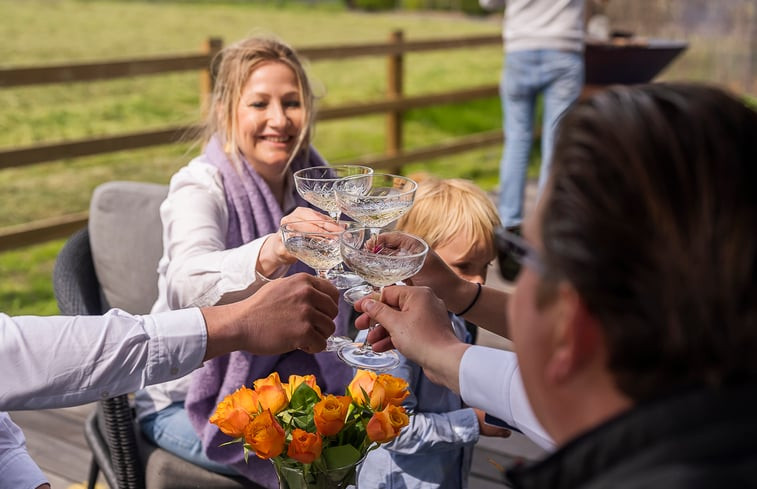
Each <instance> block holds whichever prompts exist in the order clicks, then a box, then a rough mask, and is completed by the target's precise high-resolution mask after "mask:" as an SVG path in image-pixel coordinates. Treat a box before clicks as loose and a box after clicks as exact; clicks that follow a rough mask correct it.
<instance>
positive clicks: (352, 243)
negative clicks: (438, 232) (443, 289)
mask: <svg viewBox="0 0 757 489" xmlns="http://www.w3.org/2000/svg"><path fill="white" fill-rule="evenodd" d="M339 247H340V250H341V254H342V260H343V261H344V263H346V264H347V266H349V267H350V268H351V269H352V270H354V271H355V273H357V274H358V275H359V276H360V277H362V278H363V279H364V280H365V281H366V282H368V283H369V284H370V288H368V289H364V290H362V294H352V295H350V296H349V297H348V296H347V294H345V299H346V300H348V302H354V301H356V300H358V299H359V298H360V297H363V296H365V295H368V294H374V293H380V292H381V290H382V288H383V287H384V286H386V285H391V284H395V283H397V282H400V281H402V280H406V279H408V278H410V277H412V276H413V275H415V274H416V273H418V271H419V270H420V269H421V267H422V266H423V261H424V260H425V259H426V254H427V253H428V245H427V244H426V242H425V241H423V240H422V239H421V238H418V237H416V236H413V235H412V234H408V233H404V232H401V231H387V232H384V233H379V234H375V233H373V232H372V231H371V229H370V228H368V227H356V228H352V229H348V230H346V231H344V232H343V233H342V237H341V240H340V243H339ZM373 327H375V325H374V326H373ZM373 327H372V328H373ZM372 328H371V329H372ZM337 352H338V354H339V357H340V358H341V359H342V360H343V361H344V362H345V363H347V364H349V365H352V366H353V367H356V368H364V369H368V370H375V371H383V370H389V369H392V368H394V367H396V366H397V365H398V364H399V356H398V355H397V352H396V351H388V352H382V353H378V352H374V351H373V349H372V348H371V346H370V344H369V343H368V342H367V341H366V342H365V343H356V342H348V343H345V344H343V345H342V346H341V347H340V348H339V350H338V351H337Z"/></svg>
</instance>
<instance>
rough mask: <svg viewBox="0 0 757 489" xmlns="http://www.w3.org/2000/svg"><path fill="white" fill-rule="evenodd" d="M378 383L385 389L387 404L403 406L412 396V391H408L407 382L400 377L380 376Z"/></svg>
mask: <svg viewBox="0 0 757 489" xmlns="http://www.w3.org/2000/svg"><path fill="white" fill-rule="evenodd" d="M376 383H378V384H381V385H382V386H383V387H384V401H385V402H386V403H387V404H392V405H394V406H400V405H402V401H404V400H405V398H406V397H407V396H408V395H410V391H408V390H407V387H408V385H407V382H406V381H405V380H404V379H400V378H399V377H395V376H393V375H389V374H379V376H378V378H377V379H376ZM371 397H373V396H371Z"/></svg>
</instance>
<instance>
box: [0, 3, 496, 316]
mask: <svg viewBox="0 0 757 489" xmlns="http://www.w3.org/2000/svg"><path fill="white" fill-rule="evenodd" d="M317 5H318V6H317V7H316V6H313V5H310V4H304V3H286V2H277V3H276V4H272V2H235V1H228V2H223V1H216V2H159V1H144V2H141V1H129V2H126V1H84V0H79V1H75V0H47V1H42V0H29V1H26V2H17V1H15V0H0V18H2V19H3V22H2V23H0V36H1V37H2V38H3V39H4V43H3V44H2V45H0V63H1V65H0V66H2V67H10V66H23V65H39V64H54V63H68V62H88V61H97V60H104V59H124V58H138V57H146V56H157V55H170V54H183V53H190V52H196V51H197V50H198V49H199V48H200V46H201V45H202V43H203V42H204V41H205V39H207V38H208V37H210V36H217V37H221V38H223V39H224V41H225V42H226V43H229V42H233V41H234V40H236V39H240V38H242V37H245V36H247V35H249V34H253V33H269V34H273V35H277V36H279V37H281V38H283V39H285V40H286V41H288V42H290V43H291V44H292V45H294V46H295V47H302V46H312V45H324V44H329V45H330V44H347V43H361V42H375V41H383V40H386V39H387V38H388V36H389V33H390V32H391V31H392V30H394V29H402V30H403V31H404V34H405V38H406V39H429V38H441V37H455V36H460V35H466V34H469V35H476V34H491V33H499V32H500V29H501V24H500V19H499V17H498V16H496V15H495V16H493V17H490V18H478V17H466V16H462V15H458V14H432V15H426V14H420V13H407V12H403V13H399V12H390V13H380V14H368V13H360V12H349V11H345V10H344V9H343V8H342V7H341V4H340V3H337V2H333V3H328V2H326V3H318V4H317ZM501 62H502V54H501V49H500V47H499V46H493V47H487V48H475V49H467V50H452V51H446V52H438V53H434V52H431V53H423V54H412V55H408V56H407V58H406V61H405V69H406V75H405V80H404V83H405V91H406V93H408V94H411V95H412V94H421V93H430V92H440V91H446V90H449V89H454V88H464V87H470V86H479V85H485V84H491V83H496V82H497V80H498V79H499V75H500V70H501ZM385 64H386V60H385V59H383V58H381V57H367V58H357V59H354V60H346V61H338V62H337V61H323V62H314V63H312V64H311V65H310V66H309V72H310V74H311V77H312V78H313V80H314V82H315V85H316V86H317V87H318V93H319V95H320V104H322V105H323V106H334V105H341V104H346V103H350V102H364V101H369V100H376V99H380V98H383V93H384V90H385V69H386V67H385ZM199 106H200V102H199V81H198V75H197V74H196V73H189V74H171V75H162V76H151V77H141V78H135V79H131V80H125V81H124V80H119V81H108V82H97V83H86V84H85V83H77V84H70V85H54V86H53V85H51V86H38V87H22V88H13V89H3V90H1V91H0V107H2V109H0V147H11V146H20V145H30V144H37V143H42V142H53V141H59V140H64V139H75V138H82V137H87V136H94V135H104V134H115V133H120V132H124V131H136V130H144V129H149V128H159V127H162V126H166V125H172V124H184V123H191V122H195V121H196V120H197V119H198V118H199V116H200V111H199ZM500 119H501V113H500V106H499V100H498V99H497V98H496V97H494V98H491V99H487V100H481V101H476V102H472V103H468V104H461V105H457V106H445V107H439V108H432V109H423V110H413V111H409V112H408V113H407V114H406V117H405V121H406V126H405V134H404V136H405V145H406V147H408V148H414V147H421V146H425V145H429V144H432V143H434V142H438V141H442V140H445V139H449V138H451V137H456V136H462V135H465V134H469V133H473V132H479V131H484V130H490V129H496V128H499V127H500V124H501V123H500ZM383 127H384V122H383V118H382V117H380V116H369V117H361V118H355V119H350V120H341V121H328V122H323V123H321V124H319V125H318V128H317V130H316V137H315V144H316V145H317V146H318V148H319V149H320V150H321V152H322V153H323V154H324V155H325V156H326V157H327V158H328V159H329V160H330V161H332V162H339V161H345V160H348V159H353V158H356V157H359V156H360V155H365V154H375V153H380V152H381V151H382V148H383V141H384V133H383ZM377 128H378V129H377ZM195 151H196V150H195V149H193V148H191V147H190V146H188V145H174V146H165V147H158V148H151V149H147V150H140V151H129V152H120V153H114V154H109V155H102V156H96V157H88V158H79V159H73V160H64V161H56V162H50V163H44V164H40V165H35V166H32V167H29V168H19V169H6V170H2V171H0V186H2V188H3V192H2V193H1V194H0V207H1V208H2V209H4V210H5V212H3V213H1V214H0V227H2V226H9V225H14V224H19V223H23V222H28V221H31V220H36V219H41V218H45V217H52V216H57V215H61V214H67V213H71V212H77V211H80V210H83V209H86V207H87V203H88V200H89V196H90V194H91V192H92V189H94V187H96V186H97V185H98V184H99V183H102V182H104V181H108V180H115V179H128V180H144V181H154V182H167V181H168V179H169V177H170V175H171V174H172V173H173V172H175V171H176V170H177V169H178V168H180V167H181V166H183V165H184V164H186V162H187V161H188V160H189V159H190V158H191V157H192V155H193V154H194V152H195ZM499 158H500V148H497V147H494V148H488V149H482V150H479V151H473V152H470V153H466V154H463V155H458V156H454V157H448V158H440V159H436V160H433V161H424V162H417V163H415V164H413V165H409V166H408V167H407V168H406V171H407V172H413V171H428V172H431V173H434V174H438V175H441V176H444V177H453V176H460V177H465V178H473V179H475V180H476V181H477V182H478V183H479V184H480V185H481V186H482V187H484V188H486V189H487V190H489V189H492V188H493V187H494V186H495V184H496V181H497V168H498V164H499ZM61 245H62V242H61V241H58V242H52V243H47V244H44V245H39V246H32V247H28V248H25V249H21V250H18V251H14V252H9V253H2V254H0V298H1V301H2V302H0V306H1V307H2V309H0V310H2V311H4V312H8V313H10V314H23V313H39V314H48V313H54V312H55V311H56V306H55V302H54V299H53V297H52V292H51V285H50V273H51V270H52V265H53V262H54V258H55V255H56V254H57V251H58V250H59V249H60V246H61Z"/></svg>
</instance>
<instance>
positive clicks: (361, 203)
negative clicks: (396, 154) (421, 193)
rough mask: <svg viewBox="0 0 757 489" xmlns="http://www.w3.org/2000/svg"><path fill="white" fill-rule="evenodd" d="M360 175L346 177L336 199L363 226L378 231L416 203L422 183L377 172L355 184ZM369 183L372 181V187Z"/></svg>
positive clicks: (339, 184)
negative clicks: (367, 184)
mask: <svg viewBox="0 0 757 489" xmlns="http://www.w3.org/2000/svg"><path fill="white" fill-rule="evenodd" d="M356 181H357V177H354V176H350V177H345V178H343V179H342V180H341V181H340V182H339V183H337V185H336V192H335V194H336V200H337V203H338V205H339V209H340V210H341V211H342V213H344V214H346V215H347V216H349V217H351V218H352V219H354V220H355V221H357V222H359V223H360V224H362V225H363V226H366V227H370V228H372V229H373V230H374V232H376V233H378V231H379V230H380V229H381V228H383V227H385V226H387V225H389V224H391V223H392V222H394V221H396V220H397V219H399V218H400V217H401V216H402V215H403V214H404V213H406V212H407V211H408V210H409V209H410V208H411V207H412V206H413V200H414V199H415V190H416V189H417V188H418V184H417V183H415V181H413V180H411V179H410V178H407V177H403V176H400V175H391V174H388V173H373V174H371V175H369V176H366V177H363V178H362V179H361V180H360V183H361V184H359V185H358V184H355V182H356ZM365 182H369V186H368V188H366V186H365Z"/></svg>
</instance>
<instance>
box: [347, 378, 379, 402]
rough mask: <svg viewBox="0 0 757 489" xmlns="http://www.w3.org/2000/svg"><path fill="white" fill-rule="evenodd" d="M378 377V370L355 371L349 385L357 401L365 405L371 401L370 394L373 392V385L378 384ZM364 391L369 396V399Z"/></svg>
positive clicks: (351, 393)
mask: <svg viewBox="0 0 757 489" xmlns="http://www.w3.org/2000/svg"><path fill="white" fill-rule="evenodd" d="M376 377H377V376H376V372H371V371H370V370H358V371H357V372H356V373H355V377H353V379H352V382H350V385H349V387H348V389H349V390H350V395H351V396H352V398H353V399H354V400H355V402H357V403H358V404H363V405H365V404H368V403H370V396H371V393H372V392H373V386H374V385H375V384H376ZM363 391H365V393H366V394H367V395H368V396H369V397H368V398H367V399H366V397H365V395H364V394H363Z"/></svg>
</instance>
